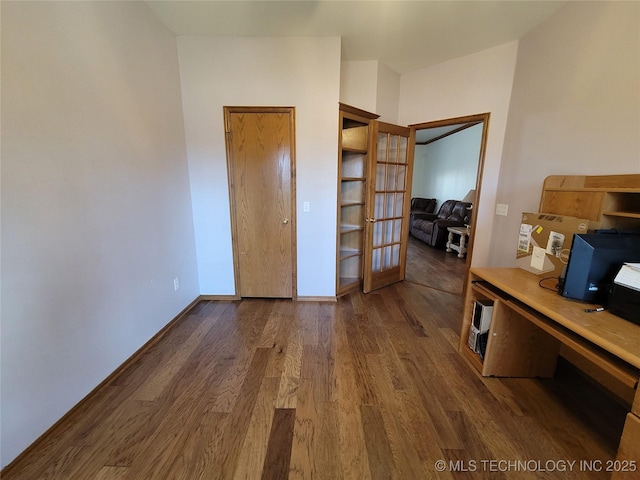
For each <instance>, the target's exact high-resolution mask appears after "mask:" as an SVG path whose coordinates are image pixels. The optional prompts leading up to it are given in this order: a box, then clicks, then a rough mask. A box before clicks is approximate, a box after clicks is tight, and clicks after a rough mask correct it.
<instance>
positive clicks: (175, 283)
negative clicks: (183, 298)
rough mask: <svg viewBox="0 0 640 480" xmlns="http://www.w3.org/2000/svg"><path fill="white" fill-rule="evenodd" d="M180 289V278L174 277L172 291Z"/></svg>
mask: <svg viewBox="0 0 640 480" xmlns="http://www.w3.org/2000/svg"><path fill="white" fill-rule="evenodd" d="M179 289H180V280H179V279H178V278H177V277H176V278H174V279H173V291H174V292H177V291H178V290H179Z"/></svg>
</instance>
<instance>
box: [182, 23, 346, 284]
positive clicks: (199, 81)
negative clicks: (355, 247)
mask: <svg viewBox="0 0 640 480" xmlns="http://www.w3.org/2000/svg"><path fill="white" fill-rule="evenodd" d="M178 48H179V52H180V72H181V79H182V96H183V103H184V116H185V129H186V136H187V150H188V156H189V171H190V176H191V191H192V197H193V205H194V222H195V232H196V242H197V251H198V268H199V274H200V289H201V293H202V294H217V295H230V294H234V293H235V292H234V282H233V278H234V272H233V254H232V248H231V227H230V214H229V190H228V183H227V167H226V151H225V142H224V122H223V120H224V119H223V106H225V105H228V106H231V105H236V106H237V105H248V106H258V105H271V106H294V107H295V108H296V169H297V211H298V217H297V234H298V235H297V251H298V294H299V295H300V296H334V295H335V258H336V257H335V255H336V192H337V180H336V179H337V151H338V100H339V89H340V39H339V38H337V37H317V38H316V37H304V38H303V37H268V38H267V37H263V38H258V37H204V36H203V37H199V36H184V37H179V38H178ZM305 201H306V202H310V206H311V211H310V212H308V213H304V212H303V209H302V203H303V202H305Z"/></svg>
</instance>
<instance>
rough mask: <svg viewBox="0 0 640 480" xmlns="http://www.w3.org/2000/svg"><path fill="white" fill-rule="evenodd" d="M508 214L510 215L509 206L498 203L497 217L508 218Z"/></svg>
mask: <svg viewBox="0 0 640 480" xmlns="http://www.w3.org/2000/svg"><path fill="white" fill-rule="evenodd" d="M507 213H509V205H506V204H504V203H498V204H497V205H496V215H501V216H503V217H506V216H507Z"/></svg>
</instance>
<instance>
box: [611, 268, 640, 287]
mask: <svg viewBox="0 0 640 480" xmlns="http://www.w3.org/2000/svg"><path fill="white" fill-rule="evenodd" d="M613 283H617V284H618V285H623V286H625V287H629V288H633V289H634V290H638V291H640V263H625V264H624V265H622V268H620V271H619V272H618V274H617V275H616V278H614V279H613Z"/></svg>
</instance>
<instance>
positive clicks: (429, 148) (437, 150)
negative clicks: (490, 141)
mask: <svg viewBox="0 0 640 480" xmlns="http://www.w3.org/2000/svg"><path fill="white" fill-rule="evenodd" d="M481 141H482V124H478V125H474V126H473V127H469V128H467V129H465V130H462V131H461V132H458V133H455V134H453V135H449V136H447V137H444V138H442V139H440V140H437V141H435V142H433V143H429V144H427V145H416V151H415V155H414V167H413V184H412V186H411V190H412V193H411V196H412V197H422V198H435V199H436V200H437V201H438V204H437V206H436V211H437V209H438V208H440V205H442V203H444V202H445V201H447V200H449V199H454V200H462V199H463V198H464V196H465V195H466V194H467V193H469V190H472V189H473V188H475V186H476V176H477V172H478V156H479V154H480V142H481Z"/></svg>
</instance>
